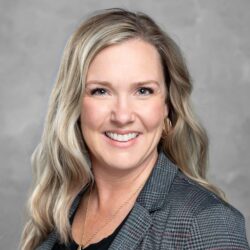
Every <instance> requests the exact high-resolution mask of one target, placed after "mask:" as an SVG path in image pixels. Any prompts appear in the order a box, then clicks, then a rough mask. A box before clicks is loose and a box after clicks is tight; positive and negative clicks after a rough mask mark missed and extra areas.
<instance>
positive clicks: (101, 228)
mask: <svg viewBox="0 0 250 250" xmlns="http://www.w3.org/2000/svg"><path fill="white" fill-rule="evenodd" d="M144 171H145V169H144V170H143V171H141V172H140V173H139V174H138V175H137V176H136V178H137V177H138V176H139V175H141V174H142V172H144ZM136 178H135V179H136ZM145 182H146V181H144V182H143V183H142V184H141V185H140V186H139V187H138V188H137V189H136V190H135V191H134V192H133V193H132V194H131V195H130V196H129V197H128V199H126V200H125V201H124V202H123V203H122V204H121V205H120V206H119V207H118V209H117V210H116V211H115V212H114V213H113V214H111V215H110V216H109V217H107V218H106V219H105V222H104V223H103V225H102V226H101V227H100V228H99V229H97V230H96V231H95V232H94V233H93V234H92V235H91V236H90V237H89V238H88V239H87V240H86V242H85V244H83V238H84V236H85V235H84V234H85V224H86V219H87V213H88V205H89V199H90V196H91V193H92V188H93V186H94V184H92V185H91V188H90V193H89V197H88V200H87V206H86V209H85V217H84V223H83V230H82V238H81V243H80V245H79V246H78V248H77V250H82V249H84V247H85V246H87V244H88V243H89V242H90V241H91V240H92V239H93V238H94V237H95V236H96V235H97V234H98V233H99V232H100V231H101V230H103V229H104V228H105V227H106V226H107V225H108V224H109V223H111V222H112V221H113V219H114V218H115V216H116V215H117V214H118V213H119V212H120V210H121V209H122V208H123V207H124V206H126V205H127V204H128V203H129V201H130V200H131V199H132V198H133V197H134V196H135V195H136V193H137V192H138V191H140V189H142V188H143V186H144V184H145Z"/></svg>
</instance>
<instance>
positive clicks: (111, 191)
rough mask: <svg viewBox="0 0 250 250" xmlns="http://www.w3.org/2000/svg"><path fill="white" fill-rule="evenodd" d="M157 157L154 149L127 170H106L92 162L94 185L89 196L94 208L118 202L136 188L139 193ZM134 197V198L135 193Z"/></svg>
mask: <svg viewBox="0 0 250 250" xmlns="http://www.w3.org/2000/svg"><path fill="white" fill-rule="evenodd" d="M157 157H158V153H157V151H156V152H154V153H152V155H151V156H150V157H148V159H147V160H145V162H144V163H143V164H141V165H140V166H138V167H135V168H133V169H129V170H119V171H118V170H116V171H113V170H110V171H107V169H106V168H102V167H101V166H98V165H94V164H93V165H92V170H93V174H94V178H95V185H94V187H93V190H92V195H91V196H92V199H93V202H94V204H95V209H96V210H97V211H105V210H106V209H107V206H109V207H110V206H113V205H115V204H114V202H115V203H117V204H120V203H121V202H123V201H124V200H126V198H128V197H129V196H130V195H131V194H133V193H134V192H136V191H137V190H138V189H139V190H138V194H139V192H140V191H141V189H140V187H142V185H144V184H145V182H146V180H147V179H148V177H149V175H150V173H151V171H152V169H153V167H154V165H155V162H156V160H157ZM138 194H137V195H138ZM134 198H136V195H135V197H134ZM111 201H112V202H111Z"/></svg>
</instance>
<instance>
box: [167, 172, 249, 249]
mask: <svg viewBox="0 0 250 250" xmlns="http://www.w3.org/2000/svg"><path fill="white" fill-rule="evenodd" d="M166 207H168V209H169V219H170V225H171V224H172V225H174V226H172V228H171V230H172V232H173V230H174V231H176V230H177V231H178V232H177V233H179V234H180V235H183V232H185V236H186V240H185V244H186V246H187V248H188V249H199V247H200V249H210V248H223V249H224V248H228V249H231V248H230V247H232V246H235V247H242V248H240V249H249V246H248V243H247V239H246V232H245V221H244V217H243V215H242V214H241V213H240V212H239V211H238V210H237V209H236V208H234V207H233V206H232V205H230V204H229V203H227V202H226V201H224V200H222V199H221V198H220V197H218V196H217V195H216V194H214V193H213V192H211V191H209V190H207V189H206V188H205V187H203V186H201V185H200V184H198V183H196V182H195V181H193V180H192V179H190V178H188V177H187V176H186V175H184V174H183V173H182V172H180V171H178V173H177V175H176V177H175V179H174V181H173V183H172V186H171V189H170V192H169V195H168V199H167V201H166ZM166 230H169V227H168V226H167V227H166Z"/></svg>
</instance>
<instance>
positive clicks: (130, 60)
mask: <svg viewBox="0 0 250 250" xmlns="http://www.w3.org/2000/svg"><path fill="white" fill-rule="evenodd" d="M149 79H151V80H156V81H163V79H164V76H163V70H162V65H161V60H160V55H159V53H158V51H157V49H156V48H155V47H154V46H153V45H151V44H150V43H148V42H145V41H143V40H141V39H131V40H127V41H125V42H122V43H119V44H116V45H111V46H109V47H107V48H105V49H103V50H101V51H100V52H99V53H98V54H97V55H96V56H95V57H94V59H93V60H92V62H91V64H90V66H89V69H88V72H87V81H91V80H96V81H109V82H113V81H114V82H125V81H126V82H137V81H147V80H149Z"/></svg>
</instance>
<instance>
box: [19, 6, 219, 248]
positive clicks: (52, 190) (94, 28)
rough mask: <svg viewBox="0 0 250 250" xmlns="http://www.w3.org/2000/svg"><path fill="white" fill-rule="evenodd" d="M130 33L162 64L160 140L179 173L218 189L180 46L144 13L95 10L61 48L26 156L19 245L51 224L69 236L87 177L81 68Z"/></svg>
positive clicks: (38, 237) (36, 240)
mask: <svg viewBox="0 0 250 250" xmlns="http://www.w3.org/2000/svg"><path fill="white" fill-rule="evenodd" d="M133 38H140V39H143V40H144V41H147V42H149V43H150V44H152V45H154V46H155V48H156V49H157V51H158V52H159V54H160V57H161V61H162V65H163V68H164V74H165V83H166V88H167V98H166V103H167V104H168V107H169V119H170V121H171V123H172V128H171V130H170V131H169V133H167V134H165V135H164V136H163V137H162V139H161V141H160V142H159V145H160V144H161V146H162V148H163V150H164V152H165V153H166V154H167V155H168V157H169V158H170V159H171V160H172V161H173V162H174V163H176V164H177V165H178V167H179V168H180V169H181V170H182V171H183V172H184V173H185V174H186V175H188V176H189V177H191V178H192V179H194V180H196V181H197V182H199V183H200V184H201V185H203V186H205V187H206V188H207V189H209V190H212V191H213V192H215V193H217V194H218V195H221V193H220V191H219V190H218V189H216V188H215V187H214V186H212V185H211V184H209V183H208V182H207V180H206V168H207V155H208V138H207V135H206V133H205V130H204V129H203V128H202V126H201V125H200V123H199V122H198V120H197V118H195V116H194V114H193V111H192V108H191V105H190V100H189V99H190V94H191V91H192V84H191V80H190V76H189V73H188V70H187V67H186V64H185V62H184V59H183V57H182V54H181V52H180V49H179V48H178V46H177V45H176V43H175V42H174V41H173V40H172V39H171V38H170V37H169V36H168V35H167V34H166V33H165V32H164V31H163V30H162V29H161V28H160V27H159V26H158V25H157V24H156V23H155V22H154V21H153V20H152V19H151V18H150V17H149V16H147V15H145V14H144V13H141V12H136V13H133V12H130V11H127V10H124V9H118V8H115V9H107V10H102V11H99V12H98V13H95V14H94V15H93V16H92V17H90V18H88V19H87V20H86V21H85V22H84V23H83V24H82V25H80V27H79V28H78V29H77V30H76V31H75V32H74V34H73V35H72V36H71V38H70V39H69V41H68V43H67V45H66V47H65V50H64V53H63V57H62V61H61V65H60V69H59V72H58V76H57V80H56V84H55V86H54V88H53V90H52V93H51V97H50V101H49V107H48V113H47V117H46V121H45V126H44V132H43V135H42V138H41V142H40V144H39V145H38V146H37V148H36V149H35V151H34V153H33V155H32V158H31V162H32V166H33V169H34V173H33V174H34V183H33V192H32V194H31V196H30V199H29V202H28V216H29V219H28V222H27V223H26V225H25V228H24V230H23V235H22V240H21V249H22V250H31V249H34V248H35V247H37V246H38V245H39V244H40V243H41V241H43V240H44V239H45V238H46V237H47V236H48V234H49V233H50V232H51V231H52V230H57V232H58V234H59V235H60V238H61V240H62V241H63V242H67V241H68V240H69V239H70V237H71V233H70V231H71V228H70V223H69V220H68V214H69V210H70V207H71V204H72V202H73V199H74V198H75V196H76V195H77V193H78V192H79V190H80V189H81V188H83V187H84V186H85V185H87V184H88V183H89V182H91V181H93V175H92V173H91V168H90V167H91V166H90V161H89V158H88V153H87V150H86V146H85V143H84V140H83V137H82V134H81V129H80V125H79V117H80V106H81V101H82V100H81V98H82V93H83V91H84V84H85V77H86V72H87V70H88V67H89V65H90V63H91V61H92V59H93V58H94V57H95V55H96V54H97V53H98V52H99V51H101V50H102V49H104V48H105V47H107V46H110V45H113V44H117V43H121V42H123V41H125V40H128V39H133Z"/></svg>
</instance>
